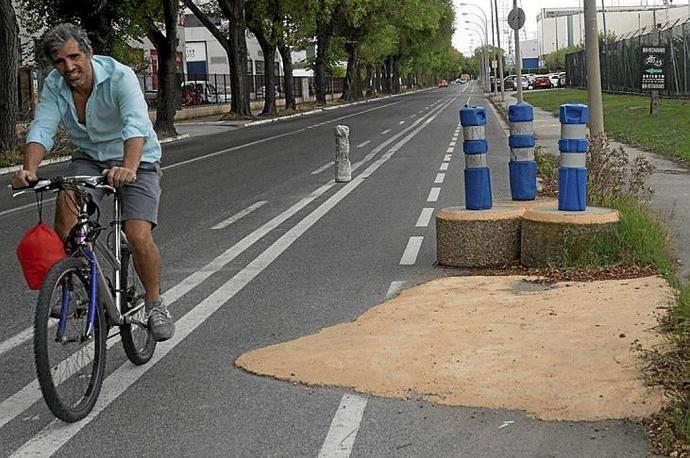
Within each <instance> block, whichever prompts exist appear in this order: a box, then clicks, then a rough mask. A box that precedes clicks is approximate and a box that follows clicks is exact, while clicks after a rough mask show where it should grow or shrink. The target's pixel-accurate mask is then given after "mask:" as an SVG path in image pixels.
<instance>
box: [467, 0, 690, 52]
mask: <svg viewBox="0 0 690 458" xmlns="http://www.w3.org/2000/svg"><path fill="white" fill-rule="evenodd" d="M497 1H498V11H499V20H500V21H501V29H504V32H505V34H502V35H501V44H502V45H503V46H502V47H503V48H504V49H508V46H507V44H506V43H504V42H505V40H506V39H507V38H508V37H512V35H511V34H509V32H510V30H509V29H508V26H507V25H506V22H505V19H506V17H507V16H508V12H510V10H511V9H512V8H513V0H497ZM689 1H690V0H674V1H673V4H681V5H682V4H686V3H688V2H689ZM492 2H493V0H454V4H455V15H456V19H455V20H456V23H455V29H456V30H455V35H454V36H453V46H454V47H455V48H456V49H458V50H459V51H460V52H462V53H463V54H471V50H472V49H475V48H477V47H479V46H481V43H480V41H479V38H477V34H476V33H468V32H466V31H465V30H464V29H465V27H467V24H465V21H466V20H470V21H473V22H481V21H480V20H479V19H478V18H477V17H476V16H474V15H467V16H461V13H463V12H467V13H469V12H473V13H475V14H477V15H480V16H481V13H480V12H479V10H478V7H479V8H482V9H483V10H484V12H485V13H486V17H487V19H489V20H491V16H490V11H491V10H490V9H489V5H490V4H491V3H492ZM461 3H471V4H474V5H476V6H463V5H461ZM596 3H597V7H599V8H601V0H596ZM645 3H646V4H648V5H649V6H653V5H659V6H661V5H662V4H663V0H604V5H605V6H619V5H620V6H625V5H640V4H645ZM581 5H582V0H518V6H519V7H520V8H522V9H523V10H524V11H525V16H526V17H527V21H526V23H525V27H524V32H523V31H521V32H520V39H521V40H524V39H525V35H526V36H527V37H526V38H527V39H533V38H536V33H537V14H539V11H540V10H541V9H542V8H558V7H578V6H581ZM469 27H470V28H474V29H476V27H475V26H472V25H470V26H469ZM490 27H491V26H490V25H489V28H490ZM471 37H474V38H473V39H472V38H471ZM489 42H491V30H490V29H489ZM471 43H473V45H472V44H471Z"/></svg>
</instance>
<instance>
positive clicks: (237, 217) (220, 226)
mask: <svg viewBox="0 0 690 458" xmlns="http://www.w3.org/2000/svg"><path fill="white" fill-rule="evenodd" d="M267 203H268V202H266V201H265V200H260V201H258V202H256V203H255V204H252V205H250V206H249V207H247V208H245V209H244V210H242V211H241V212H239V213H237V214H235V215H233V216H231V217H230V218H228V219H226V220H225V221H223V222H221V223H218V224H216V225H215V226H213V227H212V228H211V229H224V228H226V227H228V226H229V225H231V224H232V223H234V222H236V221H238V220H240V219H242V218H244V217H245V216H247V215H248V214H250V213H251V212H253V211H254V210H257V209H259V208H261V207H262V206H264V205H265V204H267Z"/></svg>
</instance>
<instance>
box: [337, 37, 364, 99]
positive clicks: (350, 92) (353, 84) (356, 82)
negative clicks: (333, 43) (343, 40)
mask: <svg viewBox="0 0 690 458" xmlns="http://www.w3.org/2000/svg"><path fill="white" fill-rule="evenodd" d="M345 49H346V50H347V55H348V57H347V71H346V74H345V84H344V87H343V95H342V96H341V99H342V100H347V101H349V102H354V101H357V100H359V99H361V98H362V90H361V84H360V75H359V56H358V55H357V43H355V42H353V41H352V40H350V42H348V43H347V44H346V45H345Z"/></svg>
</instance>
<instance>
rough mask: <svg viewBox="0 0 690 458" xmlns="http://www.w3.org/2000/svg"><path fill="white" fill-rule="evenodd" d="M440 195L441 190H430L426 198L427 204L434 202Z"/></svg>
mask: <svg viewBox="0 0 690 458" xmlns="http://www.w3.org/2000/svg"><path fill="white" fill-rule="evenodd" d="M439 194H441V188H431V190H430V191H429V197H427V198H426V201H427V202H436V201H437V200H438V195H439Z"/></svg>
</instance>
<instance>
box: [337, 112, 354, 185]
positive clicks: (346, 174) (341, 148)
mask: <svg viewBox="0 0 690 458" xmlns="http://www.w3.org/2000/svg"><path fill="white" fill-rule="evenodd" d="M334 130H335V181H336V182H337V183H346V182H348V181H350V180H352V170H351V168H350V128H349V127H347V126H340V125H339V126H335V129H334Z"/></svg>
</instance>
